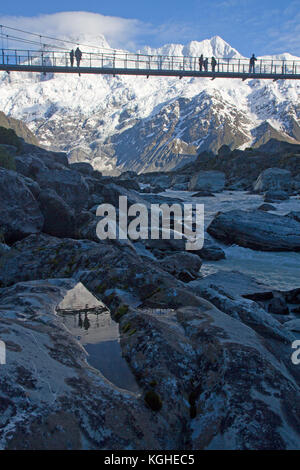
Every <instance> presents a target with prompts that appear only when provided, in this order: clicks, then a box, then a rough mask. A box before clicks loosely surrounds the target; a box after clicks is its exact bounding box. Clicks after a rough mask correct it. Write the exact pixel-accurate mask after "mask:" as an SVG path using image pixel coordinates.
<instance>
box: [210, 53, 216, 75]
mask: <svg viewBox="0 0 300 470" xmlns="http://www.w3.org/2000/svg"><path fill="white" fill-rule="evenodd" d="M216 65H217V61H216V59H215V58H214V56H212V58H211V70H212V72H213V73H214V72H215V71H216Z"/></svg>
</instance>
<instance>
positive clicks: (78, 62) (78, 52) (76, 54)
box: [75, 47, 82, 67]
mask: <svg viewBox="0 0 300 470" xmlns="http://www.w3.org/2000/svg"><path fill="white" fill-rule="evenodd" d="M75 57H76V62H77V67H79V66H80V61H81V57H82V52H81V50H80V49H79V47H77V49H76V51H75Z"/></svg>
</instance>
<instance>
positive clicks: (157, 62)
mask: <svg viewBox="0 0 300 470" xmlns="http://www.w3.org/2000/svg"><path fill="white" fill-rule="evenodd" d="M216 61H217V63H216V65H215V67H214V69H213V67H212V63H211V58H209V59H208V64H207V69H206V68H205V67H202V71H206V70H207V71H209V72H211V71H213V72H215V73H216V74H217V73H218V72H222V73H231V74H235V73H237V74H241V73H244V74H247V73H249V72H250V69H249V59H247V58H216ZM0 64H2V65H23V66H24V65H25V66H53V67H71V60H70V53H69V52H68V51H48V50H38V51H33V50H15V49H1V50H0ZM73 66H74V67H76V58H74V65H73ZM80 67H87V68H100V69H101V68H103V69H109V68H111V69H124V70H125V69H134V70H144V71H147V70H149V71H151V70H157V71H160V70H161V71H182V72H185V71H186V72H197V71H198V72H199V71H200V65H199V57H183V56H166V55H158V56H157V55H147V54H132V53H123V52H117V51H116V52H114V51H112V52H109V53H104V52H103V53H102V52H100V53H96V52H83V53H82V59H81V61H80ZM254 70H255V73H262V74H272V75H277V74H278V75H282V74H283V75H289V74H300V61H290V60H270V59H258V60H257V61H256V63H255V69H254ZM252 72H253V70H252Z"/></svg>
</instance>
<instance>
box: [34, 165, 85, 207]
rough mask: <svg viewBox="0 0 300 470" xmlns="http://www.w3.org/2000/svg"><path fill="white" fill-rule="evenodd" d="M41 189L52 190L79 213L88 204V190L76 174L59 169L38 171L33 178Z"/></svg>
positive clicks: (80, 177)
mask: <svg viewBox="0 0 300 470" xmlns="http://www.w3.org/2000/svg"><path fill="white" fill-rule="evenodd" d="M35 179H36V181H37V182H38V183H39V185H40V186H41V188H43V189H53V190H54V191H55V192H56V193H57V194H58V195H59V196H60V197H61V198H62V199H64V201H66V202H67V203H68V204H69V205H70V206H71V207H72V209H74V210H75V211H76V212H80V211H81V210H82V209H84V208H85V207H86V206H87V204H88V199H89V188H88V185H87V183H86V182H85V180H84V178H83V176H81V175H80V174H79V173H78V172H76V171H72V170H69V169H67V168H63V167H62V168H61V169H59V170H48V169H47V170H45V169H42V170H39V171H38V173H37V174H36V177H35Z"/></svg>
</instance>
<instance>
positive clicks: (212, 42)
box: [139, 36, 242, 58]
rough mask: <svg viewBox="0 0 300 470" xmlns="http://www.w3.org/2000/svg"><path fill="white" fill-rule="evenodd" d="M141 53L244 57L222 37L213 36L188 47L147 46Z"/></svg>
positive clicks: (179, 45)
mask: <svg viewBox="0 0 300 470" xmlns="http://www.w3.org/2000/svg"><path fill="white" fill-rule="evenodd" d="M139 53H141V54H150V55H171V56H172V55H173V56H187V57H199V56H200V55H201V54H203V55H204V57H212V56H215V57H219V58H221V57H227V58H231V57H237V58H238V57H242V56H241V54H240V53H239V52H238V51H237V50H236V49H234V48H233V47H231V46H230V44H228V43H227V42H226V41H224V39H222V38H221V37H220V36H213V37H212V38H210V39H204V40H202V41H190V42H189V43H187V44H186V45H182V44H166V45H165V46H163V47H160V48H158V49H154V48H151V47H148V46H146V47H144V48H143V49H142V50H141V51H139Z"/></svg>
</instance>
